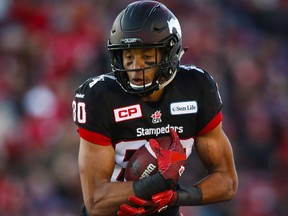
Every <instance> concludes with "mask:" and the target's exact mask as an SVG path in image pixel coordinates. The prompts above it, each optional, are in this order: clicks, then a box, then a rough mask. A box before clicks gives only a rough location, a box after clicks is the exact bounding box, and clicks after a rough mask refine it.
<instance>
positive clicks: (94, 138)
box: [78, 127, 112, 146]
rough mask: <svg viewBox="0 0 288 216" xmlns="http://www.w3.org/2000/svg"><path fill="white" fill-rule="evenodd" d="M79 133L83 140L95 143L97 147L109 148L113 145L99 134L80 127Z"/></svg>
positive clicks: (108, 139)
mask: <svg viewBox="0 0 288 216" xmlns="http://www.w3.org/2000/svg"><path fill="white" fill-rule="evenodd" d="M78 133H79V135H80V137H81V138H83V139H85V140H87V141H89V142H91V143H94V144H96V145H101V146H108V145H111V144H112V143H111V139H110V138H108V137H106V136H104V135H102V134H100V133H97V132H93V131H89V130H86V129H84V128H81V127H78Z"/></svg>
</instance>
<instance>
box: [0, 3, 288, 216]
mask: <svg viewBox="0 0 288 216" xmlns="http://www.w3.org/2000/svg"><path fill="white" fill-rule="evenodd" d="M129 2H132V1H128V0H123V1H120V0H97V1H96V0H94V1H93V0H90V1H88V0H81V1H80V0H79V1H76V0H70V1H68V0H67V1H66V0H13V1H12V0H1V1H0V215H6V216H18V215H19V216H20V215H25V216H34V215H35V216H38V215H42V216H58V215H59V216H60V215H61V216H70V215H71V216H74V215H79V211H80V208H81V205H82V203H81V201H82V194H81V190H80V182H79V174H78V167H77V153H78V147H79V146H78V145H79V144H78V136H77V133H76V127H75V125H74V123H73V121H72V114H71V101H72V99H73V94H74V90H75V89H76V88H77V86H78V85H79V84H80V83H81V82H83V81H84V80H85V79H86V78H87V77H89V76H91V75H94V74H95V75H96V74H97V73H98V74H100V73H104V72H107V71H109V70H110V66H109V60H108V56H107V51H106V40H107V37H108V34H109V31H110V27H111V25H112V21H113V20H114V18H115V16H116V15H117V14H118V13H119V12H120V10H122V8H124V7H125V6H126V4H127V3H129ZM162 2H163V3H165V4H166V5H167V6H168V7H169V8H170V9H171V10H172V11H173V12H174V13H175V15H176V16H177V17H178V19H179V21H180V23H181V25H182V31H183V41H184V42H183V43H184V45H185V46H188V47H189V49H188V51H187V53H186V54H185V55H184V57H183V59H182V63H193V64H195V65H197V66H199V67H202V68H204V69H206V70H207V71H209V72H210V73H211V74H212V75H213V76H214V78H215V80H216V81H217V82H218V83H219V86H220V90H221V93H222V98H223V101H224V104H225V106H224V110H223V112H224V125H225V126H224V128H225V130H226V132H227V134H228V136H229V137H230V140H231V142H232V145H233V148H234V154H235V159H236V165H237V169H238V174H239V190H238V193H237V196H236V197H235V199H234V200H233V201H231V202H228V203H220V204H213V205H209V206H202V207H187V208H182V210H183V213H184V214H185V215H199V216H211V215H213V216H243V215H246V216H275V215H279V216H284V215H288V206H287V203H288V195H287V194H288V184H287V182H288V174H287V173H288V172H287V169H288V94H287V93H288V69H287V68H288V44H287V38H288V2H287V1H286V0H218V1H213V0H193V1H192V0H182V1H168V0H163V1H162ZM103 97H105V95H103ZM190 161H191V163H190V165H189V174H188V173H186V174H185V176H184V178H183V182H185V183H189V182H195V181H197V180H198V179H200V178H201V177H202V176H203V175H204V174H205V173H203V171H202V169H201V168H202V165H201V164H200V163H199V160H198V158H197V156H196V155H194V156H193V158H190Z"/></svg>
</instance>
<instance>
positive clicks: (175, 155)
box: [149, 128, 187, 187]
mask: <svg viewBox="0 0 288 216" xmlns="http://www.w3.org/2000/svg"><path fill="white" fill-rule="evenodd" d="M170 134H171V138H172V144H171V146H170V148H169V149H168V150H164V149H163V148H161V147H160V145H159V143H158V142H157V141H156V140H155V139H150V140H149V142H150V146H151V147H152V149H153V151H154V152H155V154H156V157H157V161H158V170H159V172H160V174H161V175H162V176H163V178H164V179H165V180H167V181H168V182H169V183H170V185H171V187H173V186H174V185H175V184H176V183H177V182H178V180H179V178H180V176H181V175H182V173H183V172H184V170H185V166H186V160H187V159H186V153H185V151H184V149H183V146H182V145H181V143H180V139H179V137H178V135H177V133H176V132H175V131H174V130H173V129H172V128H170Z"/></svg>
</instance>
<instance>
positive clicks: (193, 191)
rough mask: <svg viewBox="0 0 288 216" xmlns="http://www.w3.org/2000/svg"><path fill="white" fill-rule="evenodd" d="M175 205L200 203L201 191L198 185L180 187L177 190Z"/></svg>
mask: <svg viewBox="0 0 288 216" xmlns="http://www.w3.org/2000/svg"><path fill="white" fill-rule="evenodd" d="M177 194H178V198H177V201H176V203H175V205H176V206H194V205H200V204H201V203H202V191H201V189H200V188H199V187H197V186H194V187H190V188H183V189H182V188H181V189H179V190H177Z"/></svg>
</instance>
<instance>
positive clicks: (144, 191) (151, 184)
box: [133, 172, 169, 199]
mask: <svg viewBox="0 0 288 216" xmlns="http://www.w3.org/2000/svg"><path fill="white" fill-rule="evenodd" d="M168 189H169V184H167V182H166V180H165V179H164V178H163V177H162V176H161V174H160V173H159V172H157V173H156V174H155V175H152V176H149V177H146V178H144V179H141V180H138V181H134V183H133V190H134V193H135V195H136V196H137V197H140V198H143V199H151V197H152V195H154V194H157V193H159V192H162V191H164V190H168Z"/></svg>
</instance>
